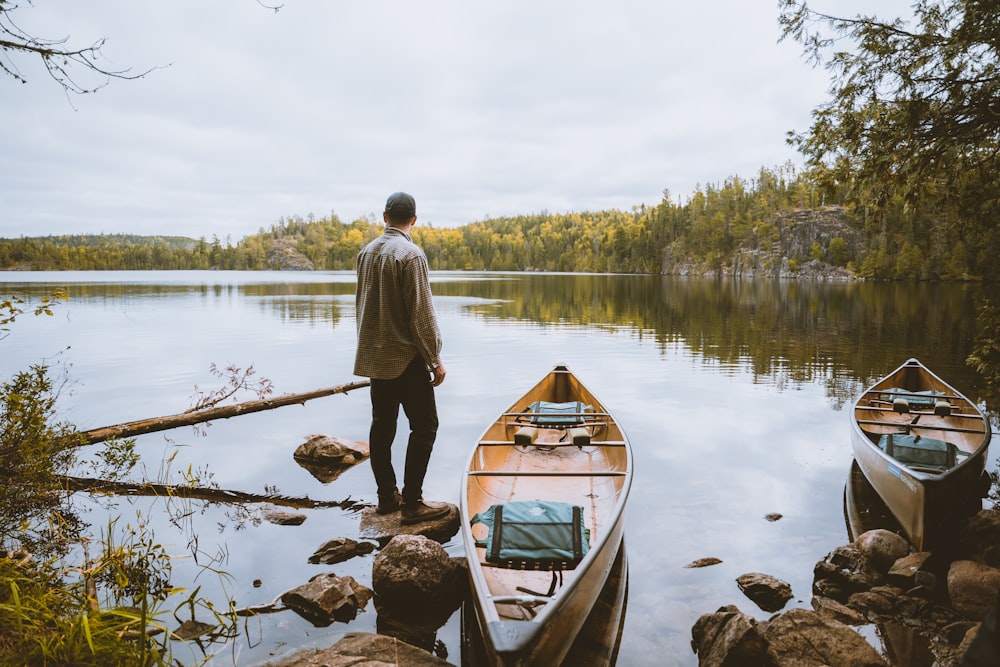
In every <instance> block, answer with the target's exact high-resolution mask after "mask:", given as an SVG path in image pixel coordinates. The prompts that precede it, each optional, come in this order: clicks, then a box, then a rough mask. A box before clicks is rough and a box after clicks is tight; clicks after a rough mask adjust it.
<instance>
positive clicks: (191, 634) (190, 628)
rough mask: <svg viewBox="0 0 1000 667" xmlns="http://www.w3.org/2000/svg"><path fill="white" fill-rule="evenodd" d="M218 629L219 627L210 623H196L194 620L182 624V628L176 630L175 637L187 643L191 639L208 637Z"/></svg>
mask: <svg viewBox="0 0 1000 667" xmlns="http://www.w3.org/2000/svg"><path fill="white" fill-rule="evenodd" d="M217 627H218V626H216V625H210V624H208V623H202V622H201V621H195V620H193V619H192V620H187V621H184V622H183V623H181V624H180V626H178V628H177V629H176V630H174V635H176V636H177V637H179V638H180V639H183V640H185V641H187V640H189V639H194V638H196V637H201V636H202V635H207V634H208V633H209V632H211V631H212V630H215V629H216V628H217Z"/></svg>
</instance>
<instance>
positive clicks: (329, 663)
mask: <svg viewBox="0 0 1000 667" xmlns="http://www.w3.org/2000/svg"><path fill="white" fill-rule="evenodd" d="M269 664H273V667H356V666H358V665H368V666H371V667H451V663H449V662H447V661H445V660H442V659H441V658H438V657H436V656H434V655H433V654H431V653H428V652H427V651H424V650H423V649H420V648H417V647H416V646H413V645H411V644H407V643H406V642H403V641H400V640H398V639H396V638H394V637H387V636H385V635H381V634H372V633H368V632H348V633H347V634H345V635H344V636H343V637H342V638H341V639H340V641H338V642H337V643H336V644H334V645H333V646H331V647H330V648H328V649H322V650H311V651H302V652H301V653H298V654H296V655H294V656H292V657H291V658H288V659H286V660H284V661H282V662H280V663H269Z"/></svg>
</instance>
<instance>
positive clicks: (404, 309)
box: [354, 227, 441, 380]
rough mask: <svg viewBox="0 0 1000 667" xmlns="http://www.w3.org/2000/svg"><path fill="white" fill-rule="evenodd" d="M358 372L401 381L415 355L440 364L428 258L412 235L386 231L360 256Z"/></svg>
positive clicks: (356, 300)
mask: <svg viewBox="0 0 1000 667" xmlns="http://www.w3.org/2000/svg"><path fill="white" fill-rule="evenodd" d="M357 264H358V286H357V291H356V293H355V300H354V309H355V315H356V321H357V327H358V349H357V354H356V355H355V357H354V374H355V375H360V376H363V377H370V378H376V379H380V380H391V379H392V378H396V377H399V375H400V374H402V372H403V371H404V370H405V369H406V367H407V365H409V363H410V362H411V361H413V358H414V357H415V356H417V355H420V356H421V357H423V360H424V362H425V363H426V364H427V366H428V367H429V368H434V367H436V366H437V365H438V364H440V363H441V331H440V329H439V328H438V323H437V315H436V313H435V312H434V305H433V304H432V303H431V285H430V281H429V279H428V275H427V274H428V269H427V256H426V255H424V251H423V250H421V249H420V248H419V247H418V246H417V245H416V244H414V243H413V241H412V240H411V239H410V237H409V235H408V234H406V233H404V232H402V231H400V230H399V229H396V228H394V227H386V229H385V231H384V232H383V233H382V235H381V236H380V237H378V238H377V239H375V240H374V241H372V242H371V243H369V244H368V245H366V246H365V247H364V248H362V249H361V252H360V253H358V262H357Z"/></svg>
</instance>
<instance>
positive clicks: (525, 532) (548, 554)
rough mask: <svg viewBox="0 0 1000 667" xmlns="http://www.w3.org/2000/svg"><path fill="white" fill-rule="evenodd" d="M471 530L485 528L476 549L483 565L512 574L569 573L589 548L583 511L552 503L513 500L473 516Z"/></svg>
mask: <svg viewBox="0 0 1000 667" xmlns="http://www.w3.org/2000/svg"><path fill="white" fill-rule="evenodd" d="M469 523H470V524H471V525H472V526H476V525H477V524H483V525H485V526H487V527H488V529H489V530H488V532H487V535H486V537H485V538H482V539H477V540H476V546H477V547H482V548H484V549H485V550H486V556H485V558H486V562H487V563H489V564H491V565H493V566H495V567H502V568H507V569H515V570H552V571H557V570H572V569H573V568H575V567H576V566H577V565H578V564H579V563H580V561H581V560H583V557H584V556H585V555H586V554H587V550H588V549H589V548H590V531H589V530H588V529H587V528H586V526H585V524H584V518H583V508H582V507H580V506H579V505H573V504H570V503H564V502H557V501H553V500H514V501H511V502H507V503H500V504H497V505H492V506H491V507H490V508H489V509H487V510H486V511H484V512H480V513H479V514H476V515H475V516H473V517H472V518H471V519H470V520H469Z"/></svg>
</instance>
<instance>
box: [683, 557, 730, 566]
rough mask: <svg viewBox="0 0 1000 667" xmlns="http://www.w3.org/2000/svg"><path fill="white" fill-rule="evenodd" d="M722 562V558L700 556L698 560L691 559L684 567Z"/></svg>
mask: <svg viewBox="0 0 1000 667" xmlns="http://www.w3.org/2000/svg"><path fill="white" fill-rule="evenodd" d="M721 562H722V561H721V560H720V559H718V558H715V557H712V556H709V557H708V558H699V559H698V560H694V561H691V562H690V563H688V564H687V565H685V566H684V567H709V566H711V565H718V564H719V563H721Z"/></svg>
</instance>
